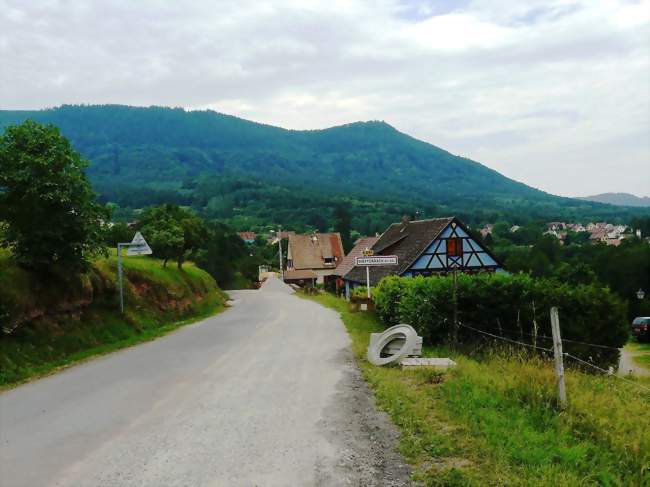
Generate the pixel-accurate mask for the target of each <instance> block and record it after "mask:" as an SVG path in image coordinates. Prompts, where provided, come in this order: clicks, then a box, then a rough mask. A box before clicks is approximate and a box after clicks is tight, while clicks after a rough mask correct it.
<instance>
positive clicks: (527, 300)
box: [373, 274, 629, 365]
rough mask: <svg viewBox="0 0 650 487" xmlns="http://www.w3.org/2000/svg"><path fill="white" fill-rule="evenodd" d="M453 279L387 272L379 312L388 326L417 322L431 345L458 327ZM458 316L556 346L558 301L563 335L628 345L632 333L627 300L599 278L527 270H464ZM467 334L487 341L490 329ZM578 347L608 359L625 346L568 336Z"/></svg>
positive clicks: (463, 332)
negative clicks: (538, 275)
mask: <svg viewBox="0 0 650 487" xmlns="http://www.w3.org/2000/svg"><path fill="white" fill-rule="evenodd" d="M453 288H454V284H453V278H452V276H436V277H415V278H408V277H407V278H405V277H395V276H393V277H387V278H384V279H382V281H381V282H380V283H379V285H378V286H377V287H375V288H374V290H373V297H374V301H375V306H376V308H377V313H378V315H379V317H380V318H381V320H382V321H383V322H384V323H385V325H386V326H392V325H395V324H397V323H408V324H410V325H412V326H413V327H414V328H415V329H416V330H417V332H418V334H419V335H421V336H422V337H423V339H424V342H425V343H426V344H439V343H444V342H446V341H448V340H449V338H450V336H451V332H452V329H453ZM457 300H458V320H459V323H461V324H462V325H468V326H471V327H473V328H476V329H479V330H482V331H485V332H488V333H492V334H495V335H500V336H503V337H507V338H510V339H515V340H517V341H522V340H523V341H525V342H526V343H532V340H533V338H532V336H533V334H534V322H535V323H536V324H537V334H538V340H537V344H538V345H539V346H541V347H544V348H552V341H551V340H549V339H548V338H541V336H547V337H550V336H551V323H550V315H549V311H550V308H551V307H552V306H557V307H558V309H559V314H560V328H561V332H562V338H563V339H568V340H576V341H581V342H586V343H591V344H597V345H604V346H606V347H614V348H619V347H622V346H623V345H624V344H625V343H626V342H627V340H628V338H629V324H628V323H627V319H626V312H627V310H626V305H625V303H624V302H623V301H622V300H621V299H620V298H618V297H617V296H616V295H614V294H613V293H612V292H610V291H609V289H607V288H604V287H600V286H597V285H594V284H591V285H579V286H571V285H568V284H564V283H560V282H558V281H555V280H549V279H534V278H532V277H530V276H528V275H526V274H517V275H507V274H476V275H467V274H458V296H457ZM458 334H459V341H460V342H461V343H471V342H476V341H479V340H481V341H483V340H484V339H485V337H486V335H482V334H481V333H478V332H476V331H474V330H470V329H468V328H466V327H463V326H461V327H459V330H458ZM564 346H565V349H566V350H567V351H569V352H570V353H573V354H575V355H578V356H580V357H582V358H585V359H587V360H591V361H593V362H595V363H599V364H600V365H609V364H612V363H614V362H615V360H617V358H618V351H617V350H613V349H607V348H600V347H588V346H581V345H579V344H575V343H573V342H566V343H565V345H564Z"/></svg>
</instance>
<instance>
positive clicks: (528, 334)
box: [489, 327, 618, 350]
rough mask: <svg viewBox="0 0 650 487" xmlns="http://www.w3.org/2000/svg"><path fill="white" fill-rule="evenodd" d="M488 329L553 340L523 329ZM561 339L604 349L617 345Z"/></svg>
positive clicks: (614, 348) (611, 348)
mask: <svg viewBox="0 0 650 487" xmlns="http://www.w3.org/2000/svg"><path fill="white" fill-rule="evenodd" d="M489 329H490V330H499V331H506V332H509V333H513V334H523V335H526V336H530V337H534V336H537V338H545V339H547V340H553V337H550V336H548V335H535V334H534V333H527V332H525V331H520V330H510V329H505V328H503V329H502V328H494V327H489ZM562 341H563V342H570V343H578V344H580V345H587V346H590V347H598V348H606V349H609V350H618V348H617V347H610V346H609V345H599V344H597V343H587V342H581V341H579V340H571V339H569V338H562Z"/></svg>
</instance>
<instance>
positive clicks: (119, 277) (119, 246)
mask: <svg viewBox="0 0 650 487" xmlns="http://www.w3.org/2000/svg"><path fill="white" fill-rule="evenodd" d="M117 280H118V282H119V287H120V313H124V285H123V284H122V244H120V243H118V244H117Z"/></svg>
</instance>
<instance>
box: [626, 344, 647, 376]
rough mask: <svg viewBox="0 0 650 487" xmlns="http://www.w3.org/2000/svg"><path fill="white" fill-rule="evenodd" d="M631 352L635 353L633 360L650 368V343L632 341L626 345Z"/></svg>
mask: <svg viewBox="0 0 650 487" xmlns="http://www.w3.org/2000/svg"><path fill="white" fill-rule="evenodd" d="M626 348H627V349H629V350H630V352H632V353H634V356H633V357H632V360H634V361H635V362H636V364H637V365H639V366H641V367H645V368H647V369H648V370H650V343H636V342H631V343H628V344H627V345H626Z"/></svg>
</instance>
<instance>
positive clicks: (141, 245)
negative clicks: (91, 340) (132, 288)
mask: <svg viewBox="0 0 650 487" xmlns="http://www.w3.org/2000/svg"><path fill="white" fill-rule="evenodd" d="M123 248H126V255H150V254H151V253H152V251H151V248H149V244H147V241H146V240H145V239H144V237H143V236H142V234H141V233H140V232H137V233H136V234H135V236H134V237H133V240H132V241H131V242H122V243H118V244H117V280H118V287H119V288H120V313H124V284H123V283H122V249H123Z"/></svg>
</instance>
